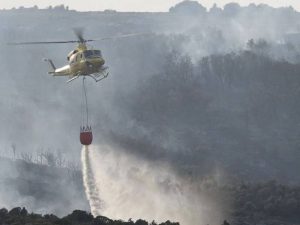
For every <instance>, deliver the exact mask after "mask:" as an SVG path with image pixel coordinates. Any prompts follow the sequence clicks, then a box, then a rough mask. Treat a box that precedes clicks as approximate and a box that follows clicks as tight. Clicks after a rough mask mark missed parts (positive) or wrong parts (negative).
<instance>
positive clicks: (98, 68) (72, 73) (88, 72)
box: [47, 44, 108, 79]
mask: <svg viewBox="0 0 300 225" xmlns="http://www.w3.org/2000/svg"><path fill="white" fill-rule="evenodd" d="M67 60H68V62H69V63H68V65H65V66H63V67H60V68H56V67H55V66H54V64H53V62H52V61H51V60H47V61H49V63H50V65H51V67H52V69H53V71H50V72H49V74H52V75H53V76H69V77H70V78H71V79H72V78H74V77H79V76H92V75H95V74H100V75H102V76H107V75H108V73H107V72H106V70H107V67H104V64H105V60H104V59H103V57H102V54H101V51H100V50H93V49H87V48H86V46H85V45H84V44H79V45H78V47H77V49H75V50H73V51H71V52H70V53H69V54H68V57H67ZM103 73H104V74H103Z"/></svg>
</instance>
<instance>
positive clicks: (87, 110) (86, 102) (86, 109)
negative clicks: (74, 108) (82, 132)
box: [82, 77, 89, 126]
mask: <svg viewBox="0 0 300 225" xmlns="http://www.w3.org/2000/svg"><path fill="white" fill-rule="evenodd" d="M82 89H83V94H84V97H85V111H86V122H87V124H86V125H87V126H88V125H89V109H88V99H87V93H86V92H87V91H86V86H85V77H83V79H82Z"/></svg>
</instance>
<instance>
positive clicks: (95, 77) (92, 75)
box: [67, 68, 109, 83]
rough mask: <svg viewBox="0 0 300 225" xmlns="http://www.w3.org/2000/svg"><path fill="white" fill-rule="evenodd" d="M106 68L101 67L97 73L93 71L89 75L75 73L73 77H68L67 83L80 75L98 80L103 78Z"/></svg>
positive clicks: (106, 72)
mask: <svg viewBox="0 0 300 225" xmlns="http://www.w3.org/2000/svg"><path fill="white" fill-rule="evenodd" d="M107 69H108V68H105V69H103V70H102V71H101V72H99V73H93V74H89V75H76V76H75V77H72V78H71V79H69V80H68V81H67V83H70V82H71V81H73V80H76V79H77V78H79V77H80V76H84V77H91V78H93V79H94V81H96V82H99V81H101V80H103V79H105V78H106V77H107V76H108V74H109V72H108V71H107Z"/></svg>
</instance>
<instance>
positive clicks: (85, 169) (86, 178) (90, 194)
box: [81, 146, 101, 216]
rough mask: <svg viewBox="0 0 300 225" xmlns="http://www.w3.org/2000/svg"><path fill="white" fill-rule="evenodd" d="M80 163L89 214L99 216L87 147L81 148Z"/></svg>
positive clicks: (96, 191) (99, 206) (96, 189)
mask: <svg viewBox="0 0 300 225" xmlns="http://www.w3.org/2000/svg"><path fill="white" fill-rule="evenodd" d="M81 161H82V176H83V185H84V189H85V194H86V197H87V199H88V201H89V204H90V208H91V213H92V214H93V216H99V215H100V209H101V205H100V200H99V194H98V188H97V184H96V181H95V179H94V174H93V171H92V168H91V163H90V155H89V148H88V147H87V146H84V147H83V148H82V151H81Z"/></svg>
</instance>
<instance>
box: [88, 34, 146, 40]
mask: <svg viewBox="0 0 300 225" xmlns="http://www.w3.org/2000/svg"><path fill="white" fill-rule="evenodd" d="M150 34H151V33H133V34H122V35H117V36H112V37H104V38H99V39H90V40H85V41H86V42H91V41H105V40H112V39H120V38H127V37H134V36H145V35H150Z"/></svg>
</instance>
